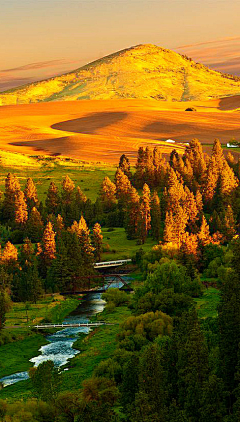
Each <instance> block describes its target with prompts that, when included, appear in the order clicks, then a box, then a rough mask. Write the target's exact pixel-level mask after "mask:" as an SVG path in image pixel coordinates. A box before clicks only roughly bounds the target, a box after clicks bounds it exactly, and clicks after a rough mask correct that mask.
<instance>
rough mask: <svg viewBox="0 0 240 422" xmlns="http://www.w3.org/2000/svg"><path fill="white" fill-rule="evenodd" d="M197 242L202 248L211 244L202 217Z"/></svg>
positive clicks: (206, 225) (205, 223)
mask: <svg viewBox="0 0 240 422" xmlns="http://www.w3.org/2000/svg"><path fill="white" fill-rule="evenodd" d="M198 240H199V243H200V245H201V246H202V247H204V246H206V245H208V244H209V243H210V242H211V237H210V232H209V226H208V224H207V220H206V218H205V217H204V216H203V218H202V224H201V227H200V231H199V232H198Z"/></svg>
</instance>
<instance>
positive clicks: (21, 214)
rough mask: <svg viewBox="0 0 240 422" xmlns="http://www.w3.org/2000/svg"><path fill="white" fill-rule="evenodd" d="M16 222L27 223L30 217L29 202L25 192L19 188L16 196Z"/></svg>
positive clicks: (18, 223)
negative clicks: (27, 202)
mask: <svg viewBox="0 0 240 422" xmlns="http://www.w3.org/2000/svg"><path fill="white" fill-rule="evenodd" d="M14 209H15V223H16V224H17V225H21V226H23V225H25V224H26V222H27V219H28V212H27V204H26V200H25V197H24V193H23V192H22V191H21V190H19V191H18V192H17V193H16V196H15V203H14Z"/></svg>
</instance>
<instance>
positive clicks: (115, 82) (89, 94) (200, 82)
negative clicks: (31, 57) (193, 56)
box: [0, 44, 240, 105]
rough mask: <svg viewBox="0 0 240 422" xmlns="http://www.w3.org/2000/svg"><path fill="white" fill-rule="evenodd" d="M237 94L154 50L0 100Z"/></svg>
mask: <svg viewBox="0 0 240 422" xmlns="http://www.w3.org/2000/svg"><path fill="white" fill-rule="evenodd" d="M234 94H240V79H239V78H236V77H231V76H227V75H223V74H221V73H219V72H215V71H213V70H210V69H208V68H207V67H205V66H203V65H201V64H198V63H195V62H194V61H192V60H190V59H188V58H187V57H185V56H181V55H180V54H177V53H174V52H173V51H170V50H166V49H163V48H160V47H157V46H155V45H151V44H146V45H138V46H135V47H132V48H128V49H125V50H122V51H119V52H117V53H114V54H112V55H110V56H107V57H103V58H102V59H100V60H97V61H95V62H93V63H90V64H88V65H86V66H84V67H81V68H80V69H77V70H75V71H73V72H70V73H67V74H65V75H62V76H57V77H55V78H51V79H48V80H45V81H41V82H36V83H32V84H29V85H26V86H24V87H20V88H15V89H12V90H10V91H7V92H5V93H2V94H1V95H0V105H9V104H28V103H32V102H39V101H55V100H84V99H87V100H89V99H116V98H145V99H156V100H169V101H189V100H206V99H210V98H221V97H224V96H230V95H234Z"/></svg>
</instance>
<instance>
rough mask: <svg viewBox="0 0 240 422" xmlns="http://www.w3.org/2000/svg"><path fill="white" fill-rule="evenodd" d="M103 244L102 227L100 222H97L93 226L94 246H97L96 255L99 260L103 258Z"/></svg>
mask: <svg viewBox="0 0 240 422" xmlns="http://www.w3.org/2000/svg"><path fill="white" fill-rule="evenodd" d="M102 244H103V235H102V229H101V226H100V224H99V223H96V224H95V225H94V227H93V246H94V248H95V251H94V255H95V258H96V260H97V261H100V259H101V252H102Z"/></svg>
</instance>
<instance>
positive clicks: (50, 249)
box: [42, 221, 56, 265]
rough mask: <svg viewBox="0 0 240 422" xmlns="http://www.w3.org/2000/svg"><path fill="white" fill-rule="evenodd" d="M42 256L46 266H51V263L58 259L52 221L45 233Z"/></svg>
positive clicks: (47, 225)
mask: <svg viewBox="0 0 240 422" xmlns="http://www.w3.org/2000/svg"><path fill="white" fill-rule="evenodd" d="M42 255H43V259H44V261H45V264H46V265H50V263H51V261H52V260H53V259H55V258H56V243H55V233H54V231H53V226H52V223H51V222H50V221H49V222H48V223H47V224H46V227H45V230H44V233H43V238H42Z"/></svg>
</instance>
